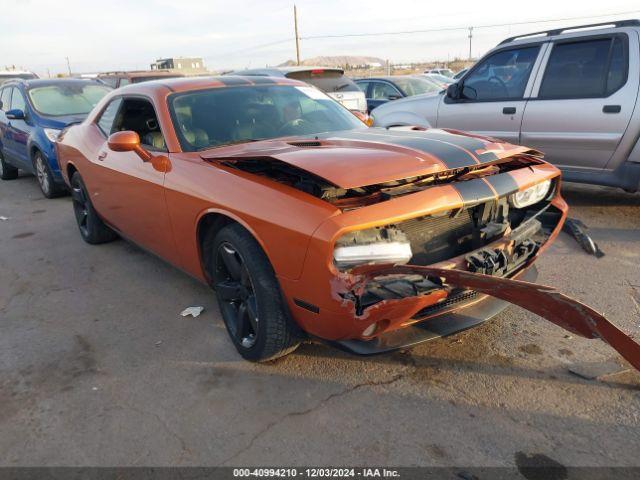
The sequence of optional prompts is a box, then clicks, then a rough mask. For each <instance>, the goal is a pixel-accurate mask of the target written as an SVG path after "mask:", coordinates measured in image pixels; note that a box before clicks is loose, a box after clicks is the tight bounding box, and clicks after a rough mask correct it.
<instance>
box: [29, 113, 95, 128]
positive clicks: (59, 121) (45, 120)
mask: <svg viewBox="0 0 640 480" xmlns="http://www.w3.org/2000/svg"><path fill="white" fill-rule="evenodd" d="M85 118H87V114H81V115H61V116H59V117H58V116H56V117H48V116H44V115H41V116H40V119H41V120H40V122H39V123H40V126H42V127H43V128H57V129H58V130H62V129H63V128H64V127H66V126H67V125H69V124H72V123H80V122H82V121H83V120H84V119H85Z"/></svg>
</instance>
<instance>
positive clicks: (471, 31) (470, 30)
mask: <svg viewBox="0 0 640 480" xmlns="http://www.w3.org/2000/svg"><path fill="white" fill-rule="evenodd" d="M472 38H473V27H469V60H471V58H472V57H471V39H472Z"/></svg>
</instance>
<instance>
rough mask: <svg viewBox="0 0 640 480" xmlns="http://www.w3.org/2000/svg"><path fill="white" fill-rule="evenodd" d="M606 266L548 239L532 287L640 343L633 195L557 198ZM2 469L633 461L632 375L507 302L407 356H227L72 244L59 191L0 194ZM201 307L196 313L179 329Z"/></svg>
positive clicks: (78, 243) (210, 323)
mask: <svg viewBox="0 0 640 480" xmlns="http://www.w3.org/2000/svg"><path fill="white" fill-rule="evenodd" d="M565 197H566V198H567V200H568V201H569V203H570V204H571V205H572V212H571V215H572V216H574V217H577V218H579V219H581V220H582V221H584V222H585V223H586V224H587V225H588V226H589V227H590V230H589V231H590V233H591V234H592V236H593V238H594V239H595V241H596V242H598V243H599V245H600V247H601V248H602V250H603V251H604V252H605V253H606V256H605V257H603V258H601V259H596V258H595V257H592V256H589V255H587V254H585V253H584V252H583V251H582V250H580V249H579V248H578V246H577V244H576V243H575V241H574V240H573V239H571V238H570V237H568V236H567V235H565V234H562V235H561V236H560V237H559V239H558V240H557V241H556V243H555V244H554V245H553V246H552V247H551V248H550V250H549V251H548V252H547V253H546V254H545V255H544V256H543V258H541V259H540V261H539V262H538V267H539V269H540V277H539V281H540V282H541V283H545V284H549V285H553V286H556V287H558V288H559V289H561V290H562V291H563V292H565V293H567V294H569V295H572V296H574V297H576V298H578V299H580V300H583V301H585V302H588V303H589V304H590V305H592V306H593V307H595V308H596V309H597V310H599V311H603V312H605V313H606V314H607V316H608V318H610V319H612V320H614V321H615V322H616V323H617V324H619V325H620V326H621V327H623V328H624V329H626V330H627V331H629V332H631V333H633V334H635V335H636V336H638V337H640V268H638V262H639V260H640V194H635V195H632V194H626V193H623V192H621V191H616V190H609V189H602V188H596V187H585V186H566V187H565ZM0 216H5V217H10V218H9V219H8V220H6V221H0V285H1V286H0V320H1V324H0V326H1V330H0V332H1V335H0V452H2V455H1V456H0V464H1V465H5V466H7V465H10V466H16V465H47V466H54V465H74V466H75V465H102V466H108V465H278V466H282V465H305V464H314V465H371V464H375V465H395V466H400V465H402V466H413V465H428V466H450V465H467V466H514V465H516V466H517V465H519V464H520V463H521V462H522V459H527V458H529V459H531V458H533V459H539V460H540V461H541V462H545V461H551V460H553V461H554V462H557V463H558V464H561V465H565V466H612V465H617V466H640V457H639V456H638V451H639V448H640V428H638V427H639V425H640V374H638V373H636V372H634V371H626V372H622V373H619V374H616V375H612V376H608V377H606V378H604V379H600V380H585V379H582V378H579V377H577V376H575V375H573V374H572V373H570V372H569V370H568V369H569V367H570V366H571V365H572V364H576V363H577V364H580V365H585V364H590V363H591V362H594V363H601V362H607V361H610V360H612V359H613V360H615V361H619V357H618V356H617V354H616V352H615V351H613V350H612V349H610V348H609V347H608V346H607V345H605V344H603V343H601V342H599V341H594V340H586V339H580V338H575V337H571V336H569V335H568V334H567V333H568V332H566V331H564V330H562V329H560V328H559V327H556V326H555V325H553V324H550V323H548V322H547V321H545V320H542V319H540V318H539V317H536V316H535V315H533V314H530V313H528V312H526V311H524V310H521V309H520V308H518V307H510V308H509V309H507V310H506V311H505V312H503V313H502V314H501V315H499V316H498V317H496V318H495V319H494V320H492V321H491V322H488V323H486V324H484V325H482V326H481V327H478V328H476V329H473V330H470V331H467V332H465V333H462V334H459V335H456V336H453V337H449V338H446V339H440V340H436V341H433V342H430V343H427V344H423V345H421V346H418V347H416V348H414V349H412V350H410V351H406V352H397V353H394V354H389V355H384V356H379V357H373V358H360V357H354V356H349V355H347V354H344V353H341V352H339V351H336V350H334V349H331V348H328V347H326V346H323V345H315V344H313V345H312V344H309V345H303V346H302V347H301V348H300V349H298V350H297V351H296V352H295V353H294V354H292V355H290V356H288V357H287V358H284V359H282V360H279V361H277V362H275V363H272V364H268V365H254V364H250V363H247V362H245V361H243V360H241V359H240V357H239V356H238V355H237V354H236V352H235V350H234V349H233V347H232V345H231V343H230V342H229V341H228V339H227V335H226V332H225V331H224V327H223V325H222V321H221V319H220V316H219V314H218V310H217V305H216V301H215V299H214V297H213V295H212V293H211V292H210V290H209V289H208V288H207V287H206V286H203V285H201V284H199V283H197V282H196V281H195V280H193V279H191V278H190V277H188V276H186V275H185V274H183V273H181V272H180V271H178V270H176V269H174V268H172V267H171V266H169V265H167V264H165V263H164V262H162V261H161V260H159V259H157V258H155V257H153V256H151V255H148V254H146V253H144V252H143V251H141V250H140V249H138V248H137V247H135V246H132V245H131V244H129V243H127V242H125V241H122V240H120V241H117V242H114V243H111V244H108V245H102V246H98V247H94V246H89V245H86V244H85V243H83V242H82V240H81V239H80V235H79V233H78V232H77V228H76V225H75V220H74V217H73V215H72V210H71V201H70V199H69V198H68V197H66V198H60V199H56V200H46V199H44V198H42V196H41V195H40V193H39V191H38V188H37V186H36V183H35V180H34V179H33V178H31V177H23V178H20V179H18V180H16V181H12V182H3V183H2V184H1V185H0ZM189 305H203V306H204V307H205V311H204V313H203V314H202V315H201V316H200V317H198V318H195V319H194V318H183V317H181V316H179V312H180V311H181V310H182V309H183V308H185V307H187V306H189Z"/></svg>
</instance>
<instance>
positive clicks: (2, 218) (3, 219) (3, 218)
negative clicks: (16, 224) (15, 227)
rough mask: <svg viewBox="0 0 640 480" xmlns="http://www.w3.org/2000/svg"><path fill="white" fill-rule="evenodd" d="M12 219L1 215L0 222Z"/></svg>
mask: <svg viewBox="0 0 640 480" xmlns="http://www.w3.org/2000/svg"><path fill="white" fill-rule="evenodd" d="M10 218H11V217H4V216H2V215H0V221H2V222H6V221H7V220H9V219H10Z"/></svg>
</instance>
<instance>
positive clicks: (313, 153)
mask: <svg viewBox="0 0 640 480" xmlns="http://www.w3.org/2000/svg"><path fill="white" fill-rule="evenodd" d="M522 153H529V154H534V155H541V154H540V153H539V152H537V151H535V150H531V149H529V148H527V147H521V146H516V145H512V144H509V143H505V142H502V141H500V140H496V139H492V138H487V137H480V136H477V135H471V134H466V133H463V132H457V131H454V130H442V129H428V130H420V131H416V130H410V129H404V130H387V129H383V128H367V129H364V130H348V131H341V132H331V133H326V134H321V135H317V136H313V137H288V138H286V139H277V140H263V141H257V142H252V143H244V144H240V145H233V146H227V147H218V148H215V149H211V150H208V151H205V152H202V154H201V156H202V158H203V159H205V160H210V161H225V160H227V161H228V160H236V159H245V160H255V161H264V162H269V161H273V162H275V161H280V162H284V163H286V164H289V165H291V166H294V167H296V168H299V169H301V170H305V171H307V172H309V173H312V174H314V175H316V176H317V177H320V178H323V179H324V180H326V181H328V182H330V183H331V184H333V185H335V186H337V187H340V188H356V187H363V186H367V185H375V184H380V183H386V182H391V181H394V180H401V179H405V178H411V177H416V176H421V175H430V174H433V173H438V172H443V171H446V170H454V169H458V168H465V167H475V166H478V165H482V164H486V163H491V162H494V161H496V160H498V159H501V158H506V157H510V156H513V155H517V154H522Z"/></svg>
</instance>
